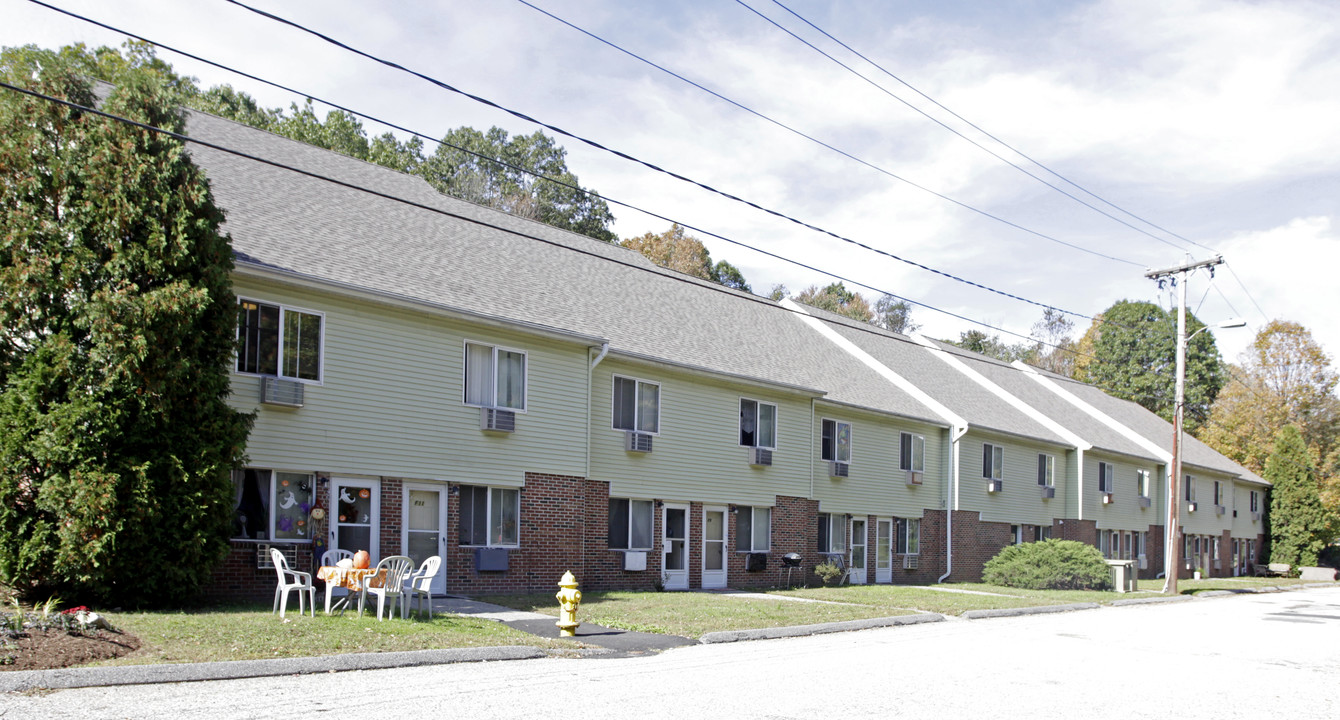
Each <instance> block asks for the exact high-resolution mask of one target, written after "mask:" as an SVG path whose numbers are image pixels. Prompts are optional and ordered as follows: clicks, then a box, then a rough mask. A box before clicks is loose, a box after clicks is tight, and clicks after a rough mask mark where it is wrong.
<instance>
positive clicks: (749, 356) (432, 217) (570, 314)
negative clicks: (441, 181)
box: [187, 112, 940, 424]
mask: <svg viewBox="0 0 1340 720" xmlns="http://www.w3.org/2000/svg"><path fill="white" fill-rule="evenodd" d="M187 127H188V131H189V133H190V134H191V135H192V136H193V137H196V138H199V139H202V140H206V141H209V142H213V143H216V144H218V145H221V146H223V147H227V148H230V149H234V150H239V151H242V152H245V153H248V154H251V155H255V156H258V157H262V158H266V159H270V160H274V161H276V162H279V163H282V164H284V165H289V166H292V167H296V168H300V169H302V170H307V171H310V172H313V173H317V174H319V175H322V176H326V177H331V178H335V179H338V180H341V181H344V182H347V183H350V184H353V185H356V186H359V187H363V188H369V189H372V190H376V191H378V192H383V193H386V194H389V195H393V196H396V197H399V198H405V199H408V200H411V201H413V202H415V203H419V204H421V205H423V206H426V207H427V208H432V209H434V210H440V211H445V212H448V213H452V214H454V215H459V216H461V218H465V219H461V218H456V217H449V216H446V215H443V214H441V213H438V212H434V211H432V210H427V209H422V208H418V207H413V206H409V205H405V204H403V203H400V202H396V201H395V200H391V199H386V198H381V197H376V196H374V195H370V194H368V193H365V192H361V191H359V190H354V189H350V188H345V187H340V186H338V185H334V184H332V183H329V182H326V181H324V180H321V179H316V178H311V177H307V176H303V175H300V174H297V173H294V172H292V171H289V170H285V169H282V168H276V167H272V166H268V165H264V164H260V163H257V162H255V161H252V160H248V159H245V158H239V157H237V156H235V155H231V154H228V153H225V152H222V151H218V150H213V149H210V148H205V147H201V146H195V145H193V146H191V154H192V157H193V158H194V160H195V161H196V163H197V164H198V165H200V166H201V167H202V168H203V169H204V171H205V173H206V175H207V176H208V177H209V179H210V184H211V188H212V190H213V193H214V197H215V201H216V203H217V204H218V205H219V206H220V207H221V208H223V210H224V212H225V213H226V214H227V225H226V227H225V229H226V230H227V231H228V232H229V233H230V234H231V235H232V239H233V248H234V251H235V253H236V256H237V259H238V261H239V262H245V263H252V264H257V265H260V266H264V267H268V268H273V269H277V270H281V271H284V272H289V273H294V274H297V275H299V276H303V277H306V278H312V279H315V280H321V281H328V282H333V283H340V284H344V285H349V286H353V287H359V288H365V289H368V290H373V291H377V292H390V293H394V294H396V295H398V296H401V297H404V298H406V299H409V300H416V301H421V302H424V303H430V304H433V305H439V306H447V307H452V308H457V309H460V310H464V311H468V312H472V313H482V314H486V315H492V316H495V317H498V318H501V319H505V320H513V321H516V322H521V323H532V324H533V323H538V324H541V325H544V326H548V327H552V328H556V329H561V330H566V331H570V332H575V333H581V334H584V335H589V336H596V337H605V338H608V339H609V341H610V347H611V350H612V351H614V352H623V353H627V354H631V355H640V356H646V357H650V358H655V359H659V360H663V361H667V362H670V363H676V364H683V365H690V366H694V367H700V368H704V369H707V370H711V371H714V372H720V373H726V374H732V375H738V376H745V377H749V378H755V379H758V380H762V381H765V382H773V383H780V384H786V385H792V386H799V387H803V388H814V389H817V390H820V391H826V392H827V393H828V397H829V398H830V399H832V400H835V401H838V402H843V403H848V404H852V405H857V406H861V407H867V408H871V409H873V410H877V411H881V412H889V413H895V414H900V415H906V416H909V417H915V418H921V419H926V420H931V421H933V422H936V423H937V424H940V420H939V418H938V417H937V416H936V415H935V413H934V412H932V411H931V410H930V409H929V408H927V407H924V406H923V405H921V404H920V403H919V402H917V401H916V400H914V399H913V398H911V397H910V396H908V395H907V394H906V393H904V392H902V391H901V390H898V389H897V388H894V387H892V386H891V385H889V384H888V383H887V382H885V381H884V380H883V379H882V378H880V377H879V376H878V375H876V374H875V373H874V372H873V371H871V370H870V369H869V368H867V367H865V366H864V365H862V364H861V363H860V362H858V361H856V360H855V359H854V358H852V357H850V356H849V355H848V354H847V353H845V352H843V351H841V350H840V349H838V348H836V347H834V346H833V345H832V344H831V343H827V342H816V338H815V336H814V333H813V332H812V331H811V330H809V329H808V328H805V327H804V326H803V324H802V323H801V322H800V321H799V320H795V319H793V318H792V317H791V316H792V313H791V312H790V311H789V310H786V309H784V308H782V307H781V306H780V305H778V304H776V303H773V302H772V301H769V300H766V299H762V298H757V297H755V296H752V295H748V294H746V293H740V292H737V291H733V290H727V289H725V288H722V287H721V286H719V285H713V284H710V283H706V282H704V281H700V280H698V279H696V278H690V277H689V276H686V275H683V274H681V273H677V272H673V271H669V270H664V269H662V268H659V267H657V266H656V265H654V264H653V263H651V261H649V260H647V259H646V258H645V257H643V256H642V255H641V254H639V253H637V252H634V251H632V250H627V249H625V248H622V247H618V246H614V245H610V244H607V243H602V242H599V241H597V240H592V239H591V238H587V237H585V236H581V235H576V234H574V233H570V232H567V231H564V230H560V229H557V228H553V227H550V226H547V225H544V224H541V223H537V222H532V221H528V220H525V219H521V218H517V217H514V216H510V215H507V214H504V213H500V212H497V211H494V210H490V209H488V208H483V207H480V206H478V205H474V204H471V203H467V202H463V201H460V200H457V199H454V198H450V197H447V196H444V195H442V194H440V193H438V192H436V191H435V190H434V189H433V188H432V187H431V186H429V185H428V184H427V182H425V181H424V180H422V179H421V178H418V177H416V176H411V175H407V174H404V173H399V172H395V171H392V170H388V169H386V168H382V167H379V166H377V165H373V164H370V163H366V162H362V161H360V160H355V159H352V158H349V157H346V156H343V155H339V154H337V153H333V152H330V151H327V150H323V149H320V148H316V147H313V146H310V145H305V144H302V143H299V142H295V141H292V140H288V139H286V138H282V137H279V136H277V135H273V134H271V133H267V132H264V131H260V130H256V129H254V128H250V127H247V126H244V125H240V124H238V123H234V122H231V121H228V120H223V119H221V118H218V117H214V116H211V115H208V114H204V113H198V112H191V113H189V114H188V123H187ZM469 220H478V221H483V222H484V223H487V224H488V225H491V226H494V227H488V226H485V225H480V224H478V223H474V222H470V221H469ZM498 228H502V229H501V230H500V229H498ZM525 235H529V236H534V237H537V238H541V239H543V240H544V241H547V243H546V242H540V241H537V240H536V239H532V238H528V237H524V236H525ZM576 251H580V252H576ZM583 253H585V254H583ZM611 260H613V261H614V262H611Z"/></svg>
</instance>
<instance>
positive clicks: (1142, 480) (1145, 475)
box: [1135, 470, 1149, 497]
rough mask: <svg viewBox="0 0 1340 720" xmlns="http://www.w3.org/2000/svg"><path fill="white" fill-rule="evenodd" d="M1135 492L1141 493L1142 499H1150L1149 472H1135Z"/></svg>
mask: <svg viewBox="0 0 1340 720" xmlns="http://www.w3.org/2000/svg"><path fill="white" fill-rule="evenodd" d="M1135 491H1136V492H1138V493H1140V497H1149V471H1148V470H1136V471H1135Z"/></svg>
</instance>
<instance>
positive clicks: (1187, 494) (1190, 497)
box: [1182, 475, 1196, 502]
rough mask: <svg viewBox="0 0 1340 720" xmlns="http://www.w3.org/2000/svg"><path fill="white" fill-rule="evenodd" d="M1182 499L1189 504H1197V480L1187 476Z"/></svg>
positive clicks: (1183, 485)
mask: <svg viewBox="0 0 1340 720" xmlns="http://www.w3.org/2000/svg"><path fill="white" fill-rule="evenodd" d="M1182 497H1183V499H1184V500H1186V501H1187V502H1196V479H1195V478H1193V477H1191V476H1190V475H1187V476H1186V480H1185V482H1183V484H1182Z"/></svg>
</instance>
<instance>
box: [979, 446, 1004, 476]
mask: <svg viewBox="0 0 1340 720" xmlns="http://www.w3.org/2000/svg"><path fill="white" fill-rule="evenodd" d="M1004 476H1005V448H1003V447H1001V446H1000V445H992V444H991V443H982V477H984V478H986V479H987V480H1001V479H1003V478H1004Z"/></svg>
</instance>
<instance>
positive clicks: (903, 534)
mask: <svg viewBox="0 0 1340 720" xmlns="http://www.w3.org/2000/svg"><path fill="white" fill-rule="evenodd" d="M894 524H895V530H894V532H896V533H897V535H898V539H897V547H896V548H895V549H894V552H896V553H898V554H899V555H920V554H921V520H920V519H919V518H897V519H896V520H894Z"/></svg>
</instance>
